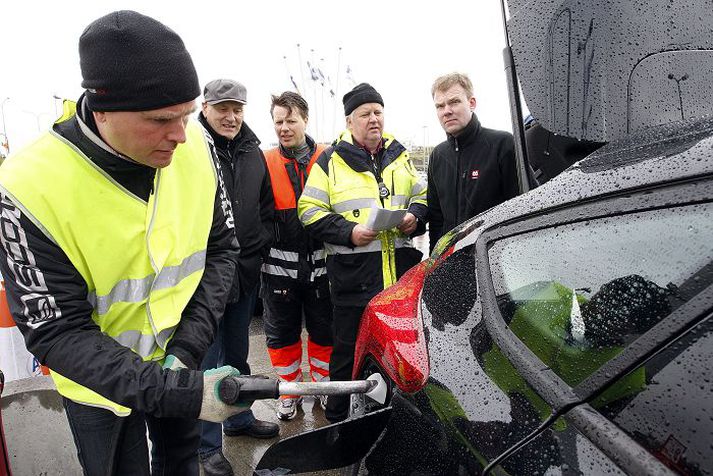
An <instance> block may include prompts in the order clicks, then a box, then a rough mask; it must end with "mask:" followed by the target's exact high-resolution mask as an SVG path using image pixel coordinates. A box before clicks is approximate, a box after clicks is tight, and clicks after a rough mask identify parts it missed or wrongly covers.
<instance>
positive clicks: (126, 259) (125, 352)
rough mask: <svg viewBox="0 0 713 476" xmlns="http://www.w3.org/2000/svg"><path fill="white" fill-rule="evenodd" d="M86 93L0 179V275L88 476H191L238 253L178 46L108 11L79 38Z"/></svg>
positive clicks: (216, 415)
mask: <svg viewBox="0 0 713 476" xmlns="http://www.w3.org/2000/svg"><path fill="white" fill-rule="evenodd" d="M79 56H80V66H81V71H82V77H83V81H82V87H83V88H84V89H85V93H84V94H83V95H82V96H81V97H80V98H79V100H78V102H77V104H76V112H75V111H73V110H72V108H68V110H67V113H66V114H65V115H64V116H63V117H62V118H60V119H59V120H58V121H57V123H55V125H54V126H53V128H52V130H51V131H50V132H48V133H46V134H44V135H42V136H41V137H40V138H39V139H37V140H36V141H35V142H34V143H32V144H30V145H29V146H28V147H26V148H25V149H24V150H22V151H20V152H18V153H17V154H15V155H13V156H10V157H9V158H8V159H7V160H6V161H5V163H4V164H3V167H2V169H0V213H1V214H2V221H3V223H4V224H5V225H4V226H3V227H2V231H1V232H0V243H1V244H2V247H1V249H0V255H2V256H1V257H0V271H1V272H2V275H3V277H4V278H5V285H6V288H7V296H8V301H9V305H10V311H11V313H12V315H13V318H14V319H15V321H16V323H17V326H18V328H19V329H20V330H21V332H22V333H23V334H24V337H25V341H26V343H27V347H28V348H29V350H30V351H31V352H32V353H33V354H34V355H35V356H36V357H37V359H38V360H39V361H40V362H41V363H42V364H44V365H46V366H48V367H49V368H50V369H51V374H52V378H53V379H54V382H55V385H56V387H57V390H58V391H59V393H60V394H61V395H62V397H63V403H64V408H65V410H66V414H67V418H68V420H69V424H70V429H71V431H72V435H73V437H74V442H75V444H76V446H77V452H78V457H79V462H80V464H81V465H82V467H83V470H84V474H87V475H98V474H111V475H148V474H149V473H150V470H149V453H148V444H147V441H146V430H147V427H148V432H149V436H150V438H151V441H152V458H151V466H152V467H151V472H152V473H153V474H174V475H175V474H185V475H198V473H199V468H198V457H197V450H198V445H199V441H200V428H199V422H198V420H197V419H202V420H207V421H214V422H220V421H223V420H225V419H226V418H228V417H230V416H232V415H235V414H237V413H239V412H241V411H244V410H245V408H244V407H240V406H229V405H226V404H224V403H223V402H221V401H220V399H219V398H218V396H217V394H218V393H217V388H218V385H219V383H220V381H221V380H222V379H223V378H225V377H226V376H228V375H239V372H238V371H237V370H236V369H234V368H233V367H228V366H226V367H222V368H220V369H210V370H207V371H199V370H197V369H198V367H199V365H200V363H201V360H202V358H203V355H204V354H205V352H206V349H207V348H208V346H209V345H210V343H211V342H212V341H213V335H214V333H215V330H216V328H217V325H218V320H219V319H220V317H221V315H222V313H223V308H224V307H225V300H226V299H227V297H228V291H229V290H230V286H231V283H232V280H233V276H234V274H235V266H236V258H237V255H238V252H239V248H238V243H237V240H236V238H235V232H234V224H233V215H232V210H231V204H230V200H229V199H228V197H227V193H226V191H225V186H224V184H223V181H222V174H221V170H220V163H219V162H218V160H217V158H216V157H215V156H214V155H213V154H212V152H211V150H212V149H211V148H210V147H209V141H208V138H207V136H206V134H205V131H204V130H203V128H201V127H200V126H199V125H198V124H196V123H195V122H191V121H189V117H190V116H191V115H192V114H193V113H194V111H195V109H196V105H195V99H196V98H197V97H198V95H199V94H200V88H199V85H198V77H197V75H196V71H195V68H194V66H193V62H192V60H191V57H190V55H189V54H188V52H187V51H186V48H185V46H184V44H183V41H182V40H181V38H180V37H179V36H178V35H177V34H176V33H175V32H174V31H173V30H171V29H170V28H168V27H166V26H165V25H163V24H162V23H159V22H158V21H156V20H154V19H152V18H149V17H146V16H144V15H141V14H139V13H136V12H132V11H117V12H113V13H110V14H108V15H106V16H104V17H101V18H99V19H97V20H95V21H94V22H92V23H91V24H90V25H89V26H88V27H87V28H86V29H85V30H84V33H82V36H81V37H80V39H79Z"/></svg>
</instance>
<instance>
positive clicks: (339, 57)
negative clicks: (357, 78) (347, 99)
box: [332, 46, 342, 138]
mask: <svg viewBox="0 0 713 476" xmlns="http://www.w3.org/2000/svg"><path fill="white" fill-rule="evenodd" d="M341 65H342V47H341V46H340V47H339V49H338V50H337V76H336V77H337V84H336V86H335V89H334V99H333V101H334V107H333V109H334V112H333V115H332V135H333V136H334V138H336V136H337V102H338V100H339V75H340V71H341V69H340V68H341Z"/></svg>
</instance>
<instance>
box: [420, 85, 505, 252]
mask: <svg viewBox="0 0 713 476" xmlns="http://www.w3.org/2000/svg"><path fill="white" fill-rule="evenodd" d="M431 95H432V96H433V102H434V104H435V106H436V113H437V114H438V120H439V121H440V123H441V126H442V127H443V130H444V131H445V132H446V136H447V139H446V140H445V141H444V142H441V143H440V144H438V146H436V148H435V149H433V152H432V153H431V157H430V158H429V162H428V221H429V242H430V244H429V246H430V249H431V250H433V247H434V246H435V245H436V242H437V241H438V240H439V239H440V238H441V237H442V236H443V235H444V234H445V233H446V232H448V231H449V230H450V229H452V228H453V227H455V226H456V225H459V224H461V223H463V222H464V221H466V220H467V219H469V218H471V217H474V216H475V215H478V214H479V213H481V212H484V211H485V210H487V209H489V208H491V207H494V206H495V205H498V204H500V203H502V202H504V201H506V200H508V199H510V198H512V197H514V196H516V195H517V194H518V182H517V172H516V169H515V155H514V145H513V138H512V135H511V134H510V133H508V132H504V131H496V130H493V129H486V128H485V127H482V126H481V125H480V121H478V117H477V116H476V115H475V96H474V95H473V84H472V83H471V81H470V79H469V78H468V76H466V75H465V74H460V73H451V74H447V75H445V76H441V77H439V78H438V79H436V81H435V82H434V83H433V87H432V88H431Z"/></svg>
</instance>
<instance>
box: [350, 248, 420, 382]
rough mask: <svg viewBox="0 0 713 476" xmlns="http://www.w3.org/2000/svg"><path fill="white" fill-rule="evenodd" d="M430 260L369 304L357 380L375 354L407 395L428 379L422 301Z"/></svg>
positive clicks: (359, 343) (358, 355) (362, 328)
mask: <svg viewBox="0 0 713 476" xmlns="http://www.w3.org/2000/svg"><path fill="white" fill-rule="evenodd" d="M429 267H430V260H426V261H422V262H421V263H420V264H418V265H416V266H414V267H413V268H412V269H410V270H409V271H408V272H407V273H406V274H404V275H403V276H402V277H401V279H400V280H399V281H398V282H397V283H396V284H394V285H393V286H391V287H389V288H387V289H385V290H384V291H382V292H380V293H379V294H377V295H376V296H374V298H373V299H372V300H371V301H370V302H369V304H368V305H367V307H366V309H365V311H364V315H363V316H362V321H361V326H360V328H359V334H358V336H357V341H356V349H355V352H354V378H357V376H358V375H359V369H361V367H362V366H363V365H364V359H365V358H366V357H367V356H368V355H371V356H372V358H373V359H374V360H376V361H377V362H378V364H379V365H380V366H381V368H382V369H384V371H385V372H386V374H387V375H388V376H389V378H390V379H391V380H392V381H393V382H394V383H395V384H396V385H397V386H398V387H399V388H400V389H401V390H403V391H404V392H409V393H412V392H415V391H417V390H419V389H420V388H422V387H423V386H424V385H425V384H426V379H427V378H428V372H429V367H428V351H427V348H426V339H425V336H424V332H423V324H422V322H421V315H420V306H419V300H420V295H421V289H422V288H423V280H424V278H425V276H426V273H427V270H428V269H429Z"/></svg>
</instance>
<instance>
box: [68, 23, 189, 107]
mask: <svg viewBox="0 0 713 476" xmlns="http://www.w3.org/2000/svg"><path fill="white" fill-rule="evenodd" d="M79 65H80V67H81V69H82V78H83V81H82V87H83V88H84V89H86V93H85V97H86V101H87V106H89V109H90V110H92V111H148V110H151V109H160V108H162V107H168V106H174V105H176V104H181V103H184V102H188V101H192V100H194V99H195V98H197V97H198V96H199V95H200V92H201V91H200V86H199V84H198V75H197V74H196V69H195V67H194V66H193V61H192V60H191V56H190V55H189V54H188V51H186V47H185V46H184V44H183V41H182V40H181V38H180V37H179V36H178V35H177V34H176V33H175V32H174V31H173V30H171V29H170V28H168V27H167V26H166V25H164V24H163V23H160V22H158V21H156V20H154V19H153V18H150V17H147V16H145V15H141V14H140V13H136V12H133V11H130V10H122V11H117V12H113V13H110V14H108V15H106V16H103V17H101V18H99V19H97V20H95V21H93V22H92V23H91V24H90V25H89V26H88V27H87V28H86V29H85V30H84V33H82V36H81V37H80V38H79Z"/></svg>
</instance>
